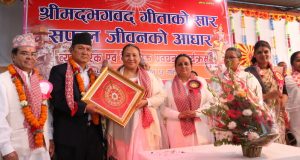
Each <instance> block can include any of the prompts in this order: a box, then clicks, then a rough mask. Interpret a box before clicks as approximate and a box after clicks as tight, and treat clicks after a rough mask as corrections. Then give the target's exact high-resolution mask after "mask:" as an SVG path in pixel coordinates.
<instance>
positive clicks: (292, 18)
mask: <svg viewBox="0 0 300 160" xmlns="http://www.w3.org/2000/svg"><path fill="white" fill-rule="evenodd" d="M239 11H241V12H242V13H243V14H244V15H245V16H247V17H254V18H261V19H270V18H272V19H274V21H280V20H281V19H285V20H286V21H288V22H293V21H298V22H300V16H295V15H288V14H285V13H269V12H264V11H257V10H254V9H244V8H229V12H231V13H237V12H239Z"/></svg>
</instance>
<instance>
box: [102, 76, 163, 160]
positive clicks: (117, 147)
mask: <svg viewBox="0 0 300 160" xmlns="http://www.w3.org/2000/svg"><path fill="white" fill-rule="evenodd" d="M121 72H122V71H121ZM147 73H148V75H149V77H150V80H151V86H152V88H151V89H152V96H151V97H150V98H148V99H147V100H148V104H150V106H149V107H148V108H149V110H150V112H151V114H152V117H153V119H154V122H153V123H152V124H151V125H150V127H149V128H146V129H144V128H143V126H142V120H141V109H138V110H136V111H135V112H134V114H133V115H132V117H131V119H130V120H129V122H128V123H127V125H126V126H125V128H123V127H122V126H120V125H118V124H116V123H114V122H113V121H109V125H108V145H109V148H108V150H109V151H108V154H109V155H110V156H113V157H115V158H117V159H118V160H139V159H140V152H142V151H145V150H154V149H160V145H161V130H160V124H159V120H158V115H157V108H158V107H159V106H160V105H161V104H162V103H163V101H164V99H165V97H166V94H165V92H164V90H163V86H162V85H161V82H159V81H158V80H157V78H156V77H155V76H154V75H153V74H152V73H150V72H147ZM138 83H139V84H140V82H138Z"/></svg>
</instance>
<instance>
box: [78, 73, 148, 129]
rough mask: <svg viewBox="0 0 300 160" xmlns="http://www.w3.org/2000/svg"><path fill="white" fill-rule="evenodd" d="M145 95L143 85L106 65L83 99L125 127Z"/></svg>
mask: <svg viewBox="0 0 300 160" xmlns="http://www.w3.org/2000/svg"><path fill="white" fill-rule="evenodd" d="M143 95H144V89H143V88H142V87H141V86H139V85H138V84H135V83H134V82H132V81H130V80H128V79H127V78H125V77H123V76H122V75H120V74H119V73H118V72H116V71H114V70H112V69H110V68H108V67H106V68H105V69H104V70H103V72H102V73H101V74H100V76H99V77H98V78H97V80H96V81H95V83H94V84H93V85H92V86H91V88H90V89H89V90H88V91H87V93H86V94H85V95H84V96H83V97H82V100H83V101H84V102H86V103H88V104H93V105H95V106H97V107H98V111H99V113H101V114H102V115H104V116H106V117H108V118H109V119H111V120H113V121H115V122H116V123H118V124H120V125H121V126H123V127H124V126H125V125H126V124H127V122H128V121H129V119H130V117H131V116H132V114H133V113H134V111H135V106H136V104H137V102H139V101H140V99H141V98H142V97H143Z"/></svg>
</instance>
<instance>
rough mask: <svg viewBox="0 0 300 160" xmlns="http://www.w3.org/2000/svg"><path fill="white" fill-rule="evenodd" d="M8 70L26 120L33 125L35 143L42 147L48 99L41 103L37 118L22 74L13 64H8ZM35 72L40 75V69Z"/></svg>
mask: <svg viewBox="0 0 300 160" xmlns="http://www.w3.org/2000/svg"><path fill="white" fill-rule="evenodd" d="M7 68H8V71H9V73H10V74H11V78H12V81H13V82H14V84H15V86H16V89H17V93H18V96H19V100H20V104H21V107H22V112H23V114H24V117H25V120H26V121H27V122H28V124H29V125H30V126H31V128H32V129H31V131H32V132H33V135H34V143H35V146H36V147H38V148H39V147H42V146H43V145H44V134H43V127H44V125H45V122H46V119H47V116H48V115H47V114H48V107H47V105H46V103H47V102H46V99H43V102H42V104H41V113H40V117H39V118H37V117H35V115H34V114H33V113H32V111H31V108H30V105H29V104H28V101H27V97H26V94H25V91H24V87H23V84H22V81H21V79H20V75H18V74H17V71H16V69H15V68H14V66H13V65H12V64H10V65H8V67H7ZM34 72H35V73H36V74H38V75H39V73H38V71H37V70H36V69H35V70H34Z"/></svg>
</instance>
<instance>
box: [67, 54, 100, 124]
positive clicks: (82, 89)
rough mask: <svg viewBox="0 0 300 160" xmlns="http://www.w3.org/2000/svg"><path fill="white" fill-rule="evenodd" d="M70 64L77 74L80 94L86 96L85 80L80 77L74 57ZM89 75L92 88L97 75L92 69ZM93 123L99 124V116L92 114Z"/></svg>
mask: <svg viewBox="0 0 300 160" xmlns="http://www.w3.org/2000/svg"><path fill="white" fill-rule="evenodd" d="M69 63H70V65H71V66H72V69H73V72H74V74H75V77H76V80H77V83H78V86H79V91H80V94H81V95H82V96H84V95H85V93H86V90H85V87H84V82H83V79H82V77H81V75H80V68H79V66H78V65H77V64H76V62H75V61H74V60H73V59H72V57H70V58H69ZM88 75H89V79H90V82H89V87H90V86H91V85H92V84H93V83H94V82H95V80H96V75H95V72H94V71H93V69H92V68H90V69H89V70H88ZM92 121H93V123H94V124H95V125H98V124H99V115H98V114H92Z"/></svg>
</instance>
